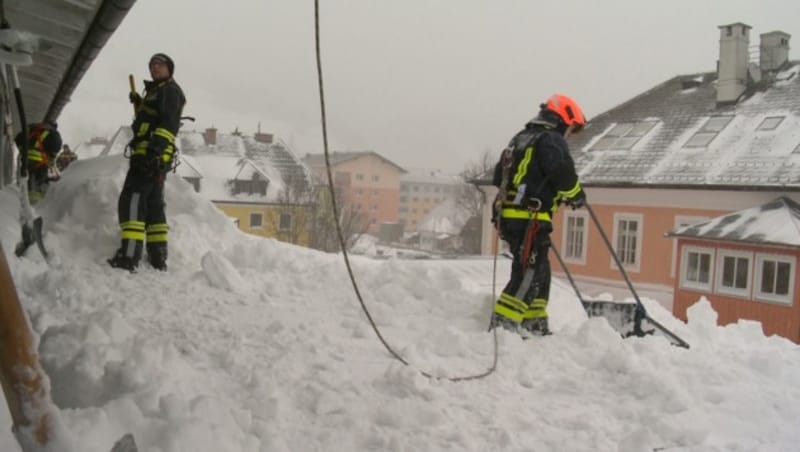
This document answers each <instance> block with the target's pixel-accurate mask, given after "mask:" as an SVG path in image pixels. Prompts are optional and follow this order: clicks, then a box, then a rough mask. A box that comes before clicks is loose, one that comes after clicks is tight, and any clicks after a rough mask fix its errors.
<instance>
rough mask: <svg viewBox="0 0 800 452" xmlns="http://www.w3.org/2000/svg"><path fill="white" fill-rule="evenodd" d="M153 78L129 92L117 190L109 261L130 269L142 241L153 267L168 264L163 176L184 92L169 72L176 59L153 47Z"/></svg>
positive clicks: (168, 165)
mask: <svg viewBox="0 0 800 452" xmlns="http://www.w3.org/2000/svg"><path fill="white" fill-rule="evenodd" d="M148 66H149V69H150V75H151V76H152V78H153V80H152V81H146V82H145V92H144V96H139V95H138V94H136V93H131V95H130V101H131V102H132V103H133V105H134V107H135V110H136V117H135V119H134V121H133V124H132V126H131V128H132V129H133V139H132V140H131V141H130V143H129V144H128V147H129V149H130V166H129V168H128V173H127V175H126V177H125V183H124V184H123V187H122V192H121V193H120V196H119V205H118V215H119V225H120V229H121V230H122V237H121V239H122V240H121V241H122V243H121V245H120V248H119V249H118V250H117V252H116V254H115V255H114V257H112V258H111V259H109V260H108V263H109V264H110V265H111V266H112V267H115V268H123V269H126V270H130V271H134V270H135V269H136V267H137V266H138V264H139V260H140V259H141V257H142V252H143V248H144V246H145V242H146V243H147V258H148V261H149V262H150V264H151V265H152V266H153V267H154V268H156V269H158V270H166V269H167V230H168V227H167V218H166V214H165V212H164V180H165V178H166V174H167V172H168V171H169V169H170V168H171V167H172V164H173V157H174V153H175V139H176V136H177V134H178V129H179V128H180V118H181V114H182V112H183V106H184V105H185V104H186V98H185V97H184V95H183V91H182V90H181V88H180V86H178V84H177V83H176V82H175V80H174V79H173V78H172V76H173V73H174V71H175V63H174V62H173V61H172V59H171V58H170V57H169V56H167V55H165V54H163V53H157V54H155V55H153V56H152V57H151V58H150V61H149V64H148Z"/></svg>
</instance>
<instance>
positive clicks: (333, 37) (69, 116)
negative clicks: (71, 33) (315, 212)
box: [59, 0, 800, 172]
mask: <svg viewBox="0 0 800 452" xmlns="http://www.w3.org/2000/svg"><path fill="white" fill-rule="evenodd" d="M320 3H321V22H322V40H323V43H322V52H323V53H322V58H323V60H322V63H323V71H324V74H323V75H324V77H325V80H324V81H325V94H326V103H327V113H328V121H329V123H328V133H329V135H330V139H331V144H332V150H374V151H376V152H379V153H381V154H383V155H384V156H386V157H387V158H389V159H390V160H392V161H394V162H395V163H397V164H399V165H400V166H403V167H407V168H419V167H425V168H440V169H444V170H446V171H450V172H458V171H460V170H461V169H462V168H463V167H464V166H465V165H466V164H467V163H468V162H470V161H475V160H477V159H478V158H479V157H480V155H481V154H482V153H483V152H485V151H487V150H491V151H492V152H493V153H497V152H499V151H500V150H501V149H502V148H503V147H504V146H505V144H506V143H507V142H508V140H509V138H510V137H511V135H513V134H514V133H515V132H516V131H517V130H518V129H519V128H520V127H521V126H522V124H524V122H525V121H527V120H528V119H529V118H530V117H531V116H532V115H533V114H534V113H535V112H536V111H537V109H538V105H539V103H541V102H542V101H543V100H544V99H545V98H546V97H547V96H549V95H550V94H552V93H554V92H563V93H564V94H568V95H570V96H572V97H574V98H575V99H576V100H577V101H578V103H579V104H581V105H582V106H583V108H584V111H585V113H586V115H587V116H588V117H589V119H590V120H591V118H592V117H593V116H596V115H598V114H599V113H602V112H603V111H605V110H608V109H609V108H612V107H614V106H615V105H617V104H619V103H621V102H623V101H625V100H627V99H629V98H631V97H633V96H634V95H636V94H639V93H641V92H643V91H645V90H647V89H649V88H651V87H653V86H654V85H656V84H658V83H660V82H662V81H664V80H666V79H668V78H670V77H673V76H675V75H678V74H684V73H693V72H701V71H712V70H714V69H715V67H716V60H717V56H718V51H719V30H718V29H717V26H718V25H723V24H728V23H733V22H744V23H746V24H748V25H750V26H752V27H753V29H752V30H751V32H750V45H751V46H753V45H757V44H758V41H759V34H761V33H766V32H769V31H774V30H781V31H784V32H787V33H789V34H791V35H792V39H791V41H790V46H792V47H795V46H797V45H798V44H797V43H798V42H800V41H798V40H800V2H798V1H797V0H760V1H743V0H717V1H697V0H692V1H690V0H670V1H660V2H655V1H641V0H603V1H577V0H561V1H559V2H541V1H534V0H494V1H490V0H485V1H478V0H449V1H444V0H427V1H426V0H402V1H401V0H329V1H326V0H321V1H320ZM313 5H314V3H313V1H312V0H304V1H301V0H271V1H268V0H228V1H226V2H222V1H209V0H169V1H156V0H139V1H138V2H137V3H136V4H135V5H134V7H133V9H132V10H131V12H130V13H129V14H128V16H127V17H126V19H125V21H124V22H123V23H122V24H121V26H120V27H119V29H118V30H117V32H116V33H115V34H114V35H113V36H112V38H111V39H110V40H109V42H108V44H107V45H106V47H105V48H104V49H103V51H102V53H101V54H100V56H99V57H98V59H97V60H96V61H95V63H94V65H93V66H92V68H91V69H90V70H89V72H88V73H87V74H86V76H85V77H84V79H83V81H82V82H81V84H80V86H79V87H78V89H77V90H76V92H75V94H74V95H73V97H72V101H71V103H70V104H69V105H67V107H66V108H65V109H64V112H63V114H62V115H61V118H59V124H60V128H61V129H62V133H63V134H64V139H65V142H66V143H71V144H72V145H73V146H75V145H77V144H78V142H80V141H82V140H84V139H86V138H89V137H90V136H91V135H110V134H111V133H113V131H115V130H116V128H117V127H118V126H119V125H123V124H128V123H129V122H130V119H131V106H130V104H128V103H127V92H128V81H127V76H128V74H129V73H133V74H134V76H135V77H136V79H137V84H138V87H139V88H141V80H142V79H143V78H146V77H149V75H148V72H147V61H148V59H149V57H150V55H152V54H153V53H155V52H164V53H167V54H168V55H170V56H171V57H172V58H173V59H174V60H175V66H176V69H175V79H176V80H177V81H178V83H180V85H181V86H182V87H183V89H184V91H185V92H186V96H187V99H188V104H187V106H186V109H185V110H184V112H185V114H188V115H193V116H196V117H197V122H196V123H195V124H191V123H189V124H187V125H186V126H185V128H187V129H192V128H194V129H197V130H201V129H203V128H205V127H208V126H211V125H214V126H216V127H217V128H219V129H220V131H221V132H231V131H233V130H234V128H235V127H236V126H238V127H239V129H240V130H241V131H242V132H244V133H252V132H254V131H255V130H256V128H257V125H258V123H259V121H260V122H261V123H262V131H264V132H275V133H276V134H277V135H278V136H279V137H280V138H282V139H284V140H285V141H286V142H287V143H289V144H290V145H292V146H293V147H294V149H295V151H296V152H298V153H299V154H301V155H303V154H305V153H306V152H322V145H321V143H322V141H321V133H320V128H319V121H320V119H319V117H320V113H319V97H318V91H317V80H316V66H315V59H314V58H315V57H314V29H313V21H314V16H313ZM790 58H791V59H800V55H799V54H797V52H795V51H790Z"/></svg>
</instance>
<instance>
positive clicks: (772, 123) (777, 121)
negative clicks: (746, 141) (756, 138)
mask: <svg viewBox="0 0 800 452" xmlns="http://www.w3.org/2000/svg"><path fill="white" fill-rule="evenodd" d="M783 118H784V116H767V117H766V118H764V120H763V121H761V124H759V125H758V127H756V130H775V129H777V128H778V126H779V125H781V123H782V122H783Z"/></svg>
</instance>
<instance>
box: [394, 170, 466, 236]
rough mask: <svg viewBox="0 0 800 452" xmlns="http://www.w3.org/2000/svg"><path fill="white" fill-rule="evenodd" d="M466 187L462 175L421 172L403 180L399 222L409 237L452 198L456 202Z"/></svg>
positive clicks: (408, 174)
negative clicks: (423, 221) (433, 212)
mask: <svg viewBox="0 0 800 452" xmlns="http://www.w3.org/2000/svg"><path fill="white" fill-rule="evenodd" d="M464 187H465V184H464V183H463V182H462V181H461V179H460V178H459V177H458V176H448V175H444V174H442V173H441V172H438V171H430V170H417V171H411V172H409V173H407V174H404V175H403V176H402V177H401V178H400V200H399V201H400V202H399V210H398V221H399V222H400V223H401V224H402V225H403V232H405V233H406V234H408V233H410V232H415V231H416V230H417V227H418V226H419V225H420V224H421V223H422V220H423V219H424V218H425V217H426V216H427V215H428V214H429V213H431V211H433V210H434V209H435V208H436V207H437V206H439V205H441V204H442V203H443V202H445V201H447V200H448V199H450V200H452V199H455V198H456V197H457V196H458V194H459V191H460V190H461V189H463V188H464Z"/></svg>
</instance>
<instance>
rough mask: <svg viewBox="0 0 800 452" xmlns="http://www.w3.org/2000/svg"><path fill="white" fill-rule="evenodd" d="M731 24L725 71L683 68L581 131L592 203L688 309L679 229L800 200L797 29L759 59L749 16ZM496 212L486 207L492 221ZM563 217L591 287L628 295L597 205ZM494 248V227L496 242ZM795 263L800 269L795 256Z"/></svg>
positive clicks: (582, 173)
mask: <svg viewBox="0 0 800 452" xmlns="http://www.w3.org/2000/svg"><path fill="white" fill-rule="evenodd" d="M719 30H720V39H719V41H718V43H719V44H718V45H719V48H720V53H719V55H720V61H719V64H718V65H717V66H718V70H717V71H715V72H704V73H694V74H687V75H679V76H676V77H673V78H671V79H669V80H667V81H665V82H663V83H661V84H659V85H657V86H655V87H653V88H651V89H649V90H647V91H646V92H644V93H642V94H640V95H638V96H636V97H634V98H632V99H629V100H626V101H625V102H623V103H621V104H620V105H619V106H617V107H615V108H612V109H611V110H609V111H606V112H604V113H602V114H600V115H598V116H597V117H594V118H590V122H589V124H588V125H587V127H586V128H585V131H584V132H583V133H581V134H578V135H575V136H573V137H570V139H569V144H570V148H571V150H572V156H573V158H574V160H575V164H576V167H577V169H578V172H579V177H580V180H581V182H582V184H583V185H584V187H585V189H586V192H587V194H588V201H589V203H590V206H591V207H592V209H593V211H594V212H595V213H596V215H597V217H598V219H599V223H600V224H601V226H602V227H603V229H604V230H605V232H606V234H607V235H608V237H609V239H610V241H611V243H612V246H613V247H614V249H615V251H616V253H617V254H618V255H619V257H620V259H621V260H622V262H623V263H624V265H625V268H626V271H627V273H628V275H629V276H630V277H631V279H632V281H633V282H634V286H635V287H637V288H638V289H639V291H640V292H644V294H645V295H647V296H650V297H652V298H655V299H657V300H659V301H661V302H662V303H663V304H664V305H666V306H669V307H673V308H674V310H675V314H676V315H677V316H679V317H685V309H686V308H687V303H689V302H687V301H686V300H684V299H682V298H681V299H680V300H678V299H676V300H673V296H677V294H674V289H675V287H681V286H680V281H681V280H680V275H682V274H684V273H685V272H686V271H689V270H688V268H687V267H686V265H688V261H686V260H681V259H680V256H682V253H683V252H684V251H683V249H682V248H681V246H683V245H682V244H683V243H684V242H681V241H678V240H674V239H671V238H670V237H667V234H668V233H670V232H671V231H674V230H677V229H679V228H681V227H683V226H687V225H693V224H697V223H702V222H704V221H708V220H710V219H713V218H717V217H723V216H726V215H729V214H731V213H734V212H737V211H742V210H745V209H748V208H752V207H755V206H761V205H764V204H767V203H770V202H772V201H774V200H775V199H777V198H779V197H785V198H787V199H789V200H791V201H794V202H800V135H798V134H797V130H800V64H798V62H792V61H790V60H789V59H788V49H789V35H788V34H786V33H782V32H779V31H776V32H770V33H765V34H762V35H761V44H760V55H761V58H760V59H757V60H758V61H759V62H760V63H759V64H755V63H751V61H753V60H754V58H753V55H751V54H750V53H749V49H750V48H751V47H750V45H749V31H750V27H749V26H748V25H745V24H742V23H735V24H730V25H724V26H721V27H719ZM709 63H710V64H709V65H712V64H713V62H709ZM491 188H492V189H493V188H494V187H491ZM488 191H489V193H488V196H489V197H488V198H487V199H493V196H494V193H495V192H496V191H494V190H488ZM490 214H491V212H490V206H486V209H485V212H484V217H485V218H484V224H486V225H489V224H490V223H489V218H490ZM554 222H555V232H554V234H553V236H552V237H553V241H554V245H555V246H556V247H557V249H558V251H559V252H560V253H561V255H562V256H564V258H565V260H566V261H567V263H568V264H567V265H568V266H569V270H570V271H571V272H572V273H573V274H574V275H577V276H578V278H577V279H578V281H579V285H582V284H586V285H588V286H590V287H595V288H596V292H601V291H610V292H611V293H612V294H613V295H615V298H617V299H621V298H623V297H629V296H630V294H629V293H628V291H627V289H626V286H625V284H624V283H623V282H622V280H621V276H620V273H619V272H618V270H617V269H616V266H615V264H614V262H613V260H612V259H611V257H610V255H609V253H608V251H607V250H606V249H605V245H604V243H603V241H602V239H601V237H600V234H599V233H598V231H597V228H596V227H595V226H594V225H593V224H592V220H591V217H590V216H589V214H588V212H587V211H586V210H585V209H582V210H576V211H572V210H570V209H568V208H562V209H561V211H560V212H559V213H558V214H557V215H556V217H555V218H554ZM791 233H792V234H794V235H795V236H796V235H800V231H793V232H791ZM685 244H686V245H687V246H689V241H688V240H687V241H685ZM491 246H492V230H491V228H490V227H487V228H485V230H484V234H483V246H482V247H483V250H484V252H491ZM753 247H754V248H759V249H762V250H761V251H756V250H752V252H753V253H769V252H771V251H770V248H771V245H766V244H753ZM754 255H755V254H754ZM792 262H794V261H792ZM554 270H555V271H558V267H557V264H556V267H555V268H554ZM790 270H791V273H792V274H794V273H796V272H797V268H796V264H795V263H791V267H790ZM676 283H677V284H678V286H676ZM781 284H788V285H787V286H786V287H791V288H792V289H791V290H792V293H791V295H788V298H789V300H790V301H787V302H786V303H787V304H788V305H789V306H795V305H796V304H797V298H798V294H797V293H796V292H795V291H794V288H793V287H792V285H791V284H789V283H788V281H783V282H782V283H781ZM583 291H584V292H588V294H589V295H591V294H592V293H591V291H589V290H583ZM682 293H684V295H685V292H682ZM684 295H681V297H683V296H684ZM686 296H687V297H688V298H693V299H692V300H690V303H689V304H691V303H693V302H695V301H697V300H698V299H699V298H700V296H707V297H708V298H709V299H710V300H712V304H714V303H715V301H714V299H716V297H718V296H721V295H720V294H717V293H713V291H712V292H711V293H704V294H701V293H694V294H692V295H686ZM673 301H674V302H673ZM744 303H756V305H757V303H760V301H758V300H752V299H751V300H748V301H744ZM762 312H763V310H760V309H740V310H737V311H736V316H738V317H735V316H733V315H729V314H725V315H724V316H721V317H720V322H722V323H727V322H730V321H735V319H736V318H748V319H753V320H760V321H762V322H769V319H768V318H767V317H762V316H761V314H760V313H762ZM766 324H767V323H765V325H766ZM764 328H765V331H769V332H773V331H777V330H774V329H772V327H768V326H765V327H764Z"/></svg>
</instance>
